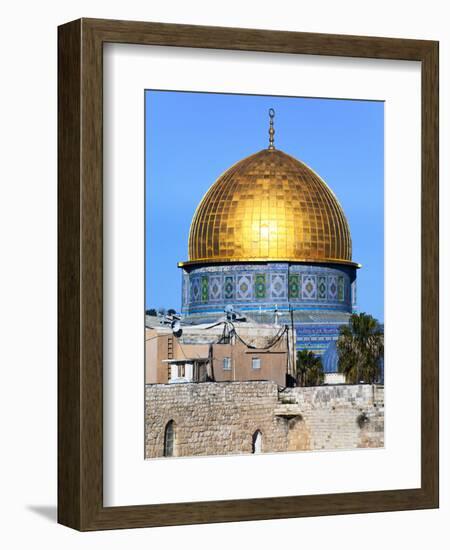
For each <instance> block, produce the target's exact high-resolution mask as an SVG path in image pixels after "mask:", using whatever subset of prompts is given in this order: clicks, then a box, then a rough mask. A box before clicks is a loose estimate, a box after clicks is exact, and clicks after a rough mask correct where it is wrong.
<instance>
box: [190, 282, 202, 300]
mask: <svg viewBox="0 0 450 550" xmlns="http://www.w3.org/2000/svg"><path fill="white" fill-rule="evenodd" d="M190 295H191V300H192V301H193V302H199V301H200V281H199V280H198V278H195V279H191V292H190Z"/></svg>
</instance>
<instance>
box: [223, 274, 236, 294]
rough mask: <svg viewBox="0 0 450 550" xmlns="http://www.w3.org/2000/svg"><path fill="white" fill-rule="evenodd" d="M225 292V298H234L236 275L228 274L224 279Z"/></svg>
mask: <svg viewBox="0 0 450 550" xmlns="http://www.w3.org/2000/svg"><path fill="white" fill-rule="evenodd" d="M223 294H224V297H225V300H233V299H234V277H232V276H226V277H224V280H223Z"/></svg>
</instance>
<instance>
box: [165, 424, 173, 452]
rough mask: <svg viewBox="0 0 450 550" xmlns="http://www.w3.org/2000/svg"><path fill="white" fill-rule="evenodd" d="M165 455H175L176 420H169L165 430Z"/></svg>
mask: <svg viewBox="0 0 450 550" xmlns="http://www.w3.org/2000/svg"><path fill="white" fill-rule="evenodd" d="M164 456H175V422H174V421H173V420H169V422H167V424H166V429H165V430H164Z"/></svg>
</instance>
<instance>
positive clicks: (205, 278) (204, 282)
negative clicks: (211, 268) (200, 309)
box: [202, 275, 209, 302]
mask: <svg viewBox="0 0 450 550" xmlns="http://www.w3.org/2000/svg"><path fill="white" fill-rule="evenodd" d="M208 298H209V289H208V276H207V275H203V276H202V302H207V301H208Z"/></svg>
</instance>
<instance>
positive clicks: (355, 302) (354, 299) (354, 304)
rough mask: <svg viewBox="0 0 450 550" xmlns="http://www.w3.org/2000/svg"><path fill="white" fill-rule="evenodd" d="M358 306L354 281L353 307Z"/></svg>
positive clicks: (354, 282)
mask: <svg viewBox="0 0 450 550" xmlns="http://www.w3.org/2000/svg"><path fill="white" fill-rule="evenodd" d="M356 304H357V294H356V281H353V283H352V306H353V307H354V306H356Z"/></svg>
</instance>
